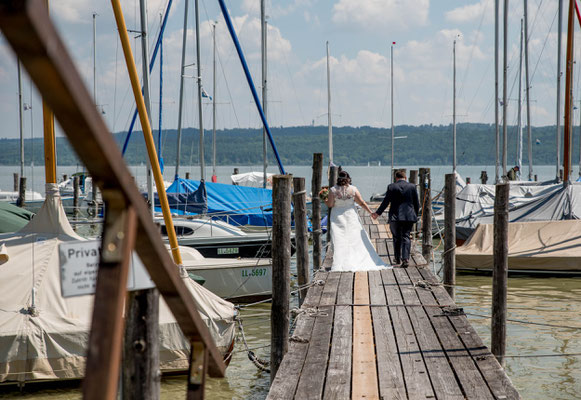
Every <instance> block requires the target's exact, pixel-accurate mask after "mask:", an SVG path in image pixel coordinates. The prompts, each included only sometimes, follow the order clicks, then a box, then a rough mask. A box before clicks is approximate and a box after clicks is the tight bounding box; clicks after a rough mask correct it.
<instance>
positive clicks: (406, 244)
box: [389, 221, 414, 261]
mask: <svg viewBox="0 0 581 400" xmlns="http://www.w3.org/2000/svg"><path fill="white" fill-rule="evenodd" d="M413 226H414V222H412V221H391V222H390V223H389V230H390V231H391V235H392V236H393V250H394V253H395V254H394V256H395V259H396V260H398V261H402V260H409V259H410V248H411V240H410V233H411V231H412V228H413Z"/></svg>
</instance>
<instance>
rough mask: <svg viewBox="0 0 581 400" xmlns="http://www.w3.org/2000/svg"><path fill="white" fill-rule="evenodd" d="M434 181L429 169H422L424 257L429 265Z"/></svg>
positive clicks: (421, 206) (421, 192)
mask: <svg viewBox="0 0 581 400" xmlns="http://www.w3.org/2000/svg"><path fill="white" fill-rule="evenodd" d="M431 186H432V179H431V176H430V169H429V168H420V209H421V210H422V256H424V258H425V259H426V262H427V263H428V264H429V263H430V260H431V259H432V247H433V244H432V198H431V194H430V187H431Z"/></svg>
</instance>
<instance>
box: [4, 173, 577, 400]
mask: <svg viewBox="0 0 581 400" xmlns="http://www.w3.org/2000/svg"><path fill="white" fill-rule="evenodd" d="M239 168H240V172H248V171H252V170H254V171H257V170H261V168H260V167H259V166H256V167H239ZM407 168H408V169H409V168H410V167H409V166H407ZM412 168H413V169H416V168H417V167H412ZM131 169H132V172H133V173H134V174H135V176H136V177H137V180H138V182H142V181H143V180H144V179H145V167H143V166H140V167H131ZM345 169H346V170H347V171H349V173H350V174H351V176H352V178H353V184H354V185H356V186H358V187H359V189H360V191H361V193H362V195H363V196H364V198H369V196H370V195H371V194H373V193H376V192H381V191H383V190H385V187H386V185H387V183H388V180H389V167H345ZM28 170H29V171H30V168H29V169H28ZM232 170H233V167H230V166H222V167H219V168H218V169H217V175H218V180H219V181H220V182H223V183H229V174H230V173H231V172H232ZM287 170H288V172H290V173H293V174H294V175H295V176H303V177H305V178H307V187H310V175H311V167H310V166H289V167H287ZM483 170H486V171H487V172H488V176H489V181H492V180H493V176H494V167H493V166H492V167H481V166H469V167H462V166H460V167H459V168H458V171H459V173H460V174H461V175H462V176H463V177H467V176H470V177H472V180H473V182H477V181H478V178H479V176H480V171H483ZM17 171H18V168H17V167H0V189H3V190H6V189H8V190H11V188H12V173H13V172H17ZM76 171H77V169H76V168H75V167H64V168H59V171H58V172H59V176H60V175H61V174H65V173H66V174H69V175H70V174H71V173H74V172H76ZM186 171H191V173H192V178H196V177H197V173H198V169H196V168H190V169H188V168H184V169H183V172H181V175H185V172H186ZM269 172H277V171H276V169H274V168H269ZM431 172H432V182H433V184H432V187H433V188H434V190H439V189H440V188H441V187H442V185H443V182H444V174H446V173H450V172H451V167H446V166H435V167H431ZM523 173H524V174H525V176H526V173H527V172H526V171H523ZM535 173H536V174H538V175H539V180H549V179H552V178H553V177H554V175H555V168H554V167H553V166H539V167H535ZM26 174H27V176H28V179H29V181H28V184H29V186H30V185H32V184H31V181H32V180H31V175H30V174H29V173H28V172H26ZM173 174H174V169H173V168H170V167H168V168H166V173H165V174H164V175H165V178H166V180H171V178H172V177H173ZM575 176H576V175H575ZM43 180H44V171H43V169H42V167H36V168H34V184H33V187H34V188H35V190H37V191H42V182H43ZM438 244H439V241H438V240H436V242H435V247H436V246H438ZM442 247H443V246H439V247H438V250H437V251H436V260H435V265H434V268H435V269H436V270H439V269H440V267H441V265H440V255H441V251H442ZM457 285H458V288H457V292H456V297H457V303H458V304H459V306H461V307H463V308H464V310H465V311H466V312H467V313H469V314H479V315H482V316H489V315H490V310H491V293H492V280H491V277H489V276H472V275H459V276H458V277H457ZM508 286H509V287H508V318H510V319H515V320H522V321H531V322H537V323H548V324H553V325H559V326H564V327H562V328H555V327H547V326H541V325H530V324H520V323H511V322H508V327H507V329H508V333H507V355H508V357H507V359H506V371H507V373H508V375H509V376H510V378H511V379H512V382H513V383H514V384H515V386H516V387H517V389H518V390H519V392H520V393H521V395H522V397H523V398H524V399H538V400H541V399H543V400H544V399H579V398H581V334H580V333H581V329H573V328H571V327H572V326H573V327H577V326H578V327H580V328H581V321H580V319H579V315H581V278H531V277H511V278H509V280H508ZM295 306H296V299H294V298H293V305H292V306H291V307H295ZM269 310H270V307H269V305H260V306H254V307H250V308H248V309H246V310H244V311H243V312H242V318H243V321H244V327H245V333H246V338H247V341H248V346H249V347H250V348H254V349H255V353H256V354H257V355H258V356H259V357H261V358H264V359H268V358H269V354H270V350H269V348H268V345H269V344H270V332H269V331H270V320H269ZM468 318H469V320H470V322H471V323H472V325H473V326H474V327H475V329H476V330H477V332H478V333H479V335H480V336H481V337H482V338H483V340H484V342H485V344H487V345H490V319H489V318H482V317H478V316H471V315H469V316H468ZM269 382H270V378H269V376H268V374H267V373H264V372H260V371H258V370H257V368H256V367H255V366H254V365H253V364H252V363H251V362H250V361H249V360H248V357H247V355H246V352H245V351H244V347H243V345H242V344H241V343H237V344H236V349H235V353H234V356H233V358H232V362H231V363H230V366H229V367H228V369H227V376H226V378H225V379H209V381H208V383H207V389H206V394H207V398H208V399H264V398H265V397H266V394H267V392H268V385H269ZM185 385H186V384H185V379H184V378H183V377H177V378H170V379H165V378H164V379H163V382H162V394H161V398H162V399H167V400H174V399H176V398H184V396H185ZM7 391H8V389H7V388H5V387H1V386H0V397H2V398H18V399H41V398H50V399H55V400H65V399H67V400H68V399H78V398H80V397H81V392H80V390H79V389H78V388H75V387H70V385H69V386H65V387H62V385H60V386H59V387H57V388H55V387H51V388H49V389H46V388H35V387H33V386H25V388H24V392H23V393H22V394H20V393H18V392H15V391H11V392H7Z"/></svg>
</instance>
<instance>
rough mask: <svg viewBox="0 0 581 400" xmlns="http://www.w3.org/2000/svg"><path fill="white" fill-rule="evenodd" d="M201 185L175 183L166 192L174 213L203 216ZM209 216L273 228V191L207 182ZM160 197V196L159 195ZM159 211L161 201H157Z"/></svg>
mask: <svg viewBox="0 0 581 400" xmlns="http://www.w3.org/2000/svg"><path fill="white" fill-rule="evenodd" d="M199 188H200V181H195V180H190V179H176V180H175V181H174V183H173V184H172V185H171V186H170V187H168V188H167V197H168V200H169V203H170V208H171V210H172V212H175V213H176V214H201V213H204V210H203V205H202V204H201V199H202V197H201V196H198V195H196V196H197V197H193V195H194V194H195V193H196V191H197V190H198V189H199ZM205 191H206V196H207V202H206V207H207V211H206V212H207V213H209V214H211V215H212V216H213V217H216V218H219V219H222V220H224V221H226V222H230V223H231V222H235V223H236V224H237V225H256V226H271V225H272V190H270V189H261V188H254V187H246V186H237V185H226V184H223V183H212V182H205ZM156 196H157V195H156ZM155 202H156V207H159V199H158V198H157V197H156V200H155Z"/></svg>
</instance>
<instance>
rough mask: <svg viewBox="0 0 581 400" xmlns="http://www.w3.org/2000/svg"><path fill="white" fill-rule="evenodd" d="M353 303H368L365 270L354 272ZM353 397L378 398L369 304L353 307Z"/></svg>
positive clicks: (367, 285) (367, 284)
mask: <svg viewBox="0 0 581 400" xmlns="http://www.w3.org/2000/svg"><path fill="white" fill-rule="evenodd" d="M353 303H354V304H369V283H368V280H367V272H362V271H361V272H356V273H355V285H354V290H353ZM351 382H352V394H351V397H352V398H354V399H361V398H365V399H379V391H378V385H377V369H376V365H375V349H374V347H373V326H372V321H371V310H370V307H369V306H355V307H353V378H352V381H351Z"/></svg>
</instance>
